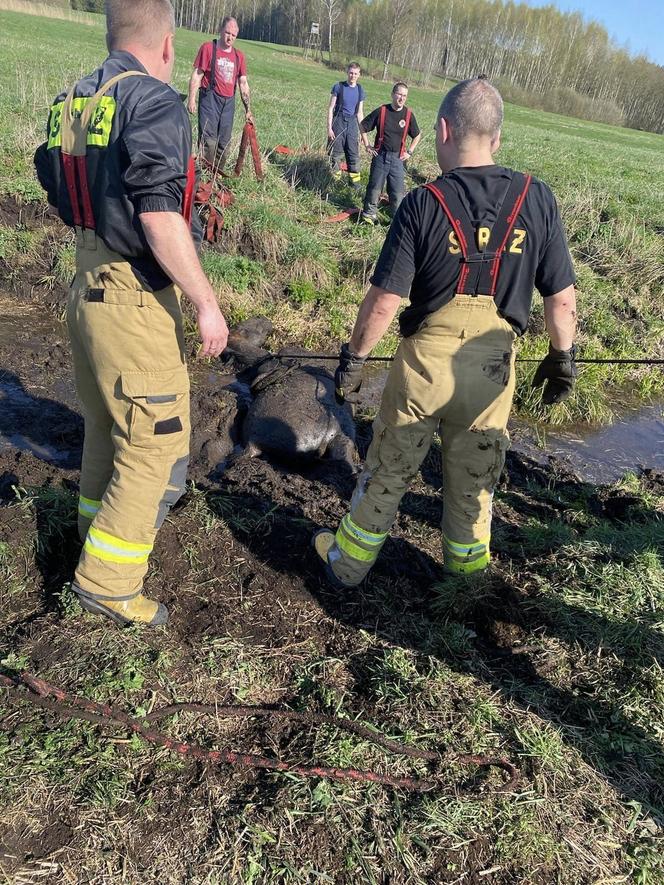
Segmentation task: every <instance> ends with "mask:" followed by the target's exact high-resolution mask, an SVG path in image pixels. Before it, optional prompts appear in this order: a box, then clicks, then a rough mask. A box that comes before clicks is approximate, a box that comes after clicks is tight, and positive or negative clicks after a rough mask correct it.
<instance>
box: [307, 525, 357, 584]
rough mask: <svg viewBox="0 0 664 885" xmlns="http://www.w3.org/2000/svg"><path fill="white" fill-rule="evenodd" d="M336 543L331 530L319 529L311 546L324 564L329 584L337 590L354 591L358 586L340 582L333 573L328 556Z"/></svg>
mask: <svg viewBox="0 0 664 885" xmlns="http://www.w3.org/2000/svg"><path fill="white" fill-rule="evenodd" d="M334 542H335V534H334V532H333V531H331V529H319V530H318V531H317V532H316V533H315V534H314V535H313V537H312V539H311V546H312V547H313V548H314V550H315V551H316V554H317V556H318V558H319V559H320V561H321V563H322V564H323V573H324V575H325V580H326V581H327V583H328V584H330V586H332V587H334V589H335V590H352V589H353V588H354V587H355V586H357V585H355V584H344V582H343V581H340V580H339V578H337V576H336V575H335V574H334V572H333V571H332V566H331V565H330V563H329V561H328V558H327V554H328V553H329V551H330V548H331V547H333V546H334Z"/></svg>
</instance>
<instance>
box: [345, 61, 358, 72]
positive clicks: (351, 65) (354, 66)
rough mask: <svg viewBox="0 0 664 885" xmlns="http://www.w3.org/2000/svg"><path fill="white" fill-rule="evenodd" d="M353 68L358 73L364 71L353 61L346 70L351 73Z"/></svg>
mask: <svg viewBox="0 0 664 885" xmlns="http://www.w3.org/2000/svg"><path fill="white" fill-rule="evenodd" d="M351 68H354V69H355V70H356V71H361V70H362V68H361V67H360V66H359V65H358V63H357V62H356V61H352V62H351V63H350V64H349V65H348V67H347V68H346V70H347V71H350V69H351Z"/></svg>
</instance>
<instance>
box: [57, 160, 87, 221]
mask: <svg viewBox="0 0 664 885" xmlns="http://www.w3.org/2000/svg"><path fill="white" fill-rule="evenodd" d="M61 156H62V168H63V169H64V173H65V182H66V184H67V193H68V194H69V202H70V203H71V211H72V215H73V216H74V225H75V226H76V227H82V226H83V224H82V219H81V207H80V206H79V204H78V190H77V188H76V168H75V166H74V158H73V157H72V155H71V154H65V152H64V151H62V152H61Z"/></svg>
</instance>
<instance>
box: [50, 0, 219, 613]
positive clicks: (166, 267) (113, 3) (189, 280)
mask: <svg viewBox="0 0 664 885" xmlns="http://www.w3.org/2000/svg"><path fill="white" fill-rule="evenodd" d="M106 27H107V34H106V43H107V46H108V49H109V55H108V58H107V59H106V60H105V61H104V62H103V63H102V65H101V66H100V67H99V68H97V70H95V71H93V72H92V73H91V74H88V75H87V76H86V77H83V78H82V79H81V80H79V81H78V83H76V84H75V85H74V86H73V87H72V88H71V89H70V90H69V91H68V92H67V93H62V94H61V95H60V96H59V97H58V98H56V100H55V102H54V104H53V106H52V107H51V111H50V114H49V119H48V126H47V141H46V142H45V143H44V144H42V145H41V146H40V147H39V148H38V149H37V152H36V154H35V165H36V168H37V175H38V177H39V181H40V183H41V185H42V187H43V188H44V189H45V191H46V193H47V196H48V202H49V204H50V205H51V206H53V207H54V208H55V209H56V211H57V212H58V214H59V216H60V218H61V219H62V221H63V222H64V223H65V224H66V225H68V226H69V227H71V228H73V229H74V230H75V232H76V273H75V276H74V279H73V281H72V285H71V289H70V291H69V300H68V304H67V325H68V328H69V337H70V340H71V347H72V354H73V360H74V375H75V378H76V389H77V392H78V396H79V399H80V401H81V406H82V412H83V418H84V421H85V437H84V442H83V462H82V465H81V480H80V494H79V502H78V514H79V516H78V529H79V534H80V537H81V541H82V542H83V550H82V552H81V557H80V559H79V562H78V566H77V568H76V573H75V575H74V580H73V582H72V590H74V592H75V593H77V594H78V597H79V600H80V603H81V605H82V607H83V608H84V609H87V610H88V611H90V612H93V613H94V614H99V615H105V616H106V617H108V618H111V619H112V620H114V621H116V622H117V623H119V624H122V625H125V624H130V623H142V624H150V625H151V626H159V625H163V624H165V623H166V622H167V620H168V611H167V610H166V607H165V606H164V605H162V604H161V603H159V602H157V601H156V600H153V599H150V598H148V597H147V596H145V595H144V594H143V579H144V577H145V574H146V572H147V569H148V559H149V556H150V553H151V552H152V548H153V545H154V540H155V536H156V534H157V531H158V529H159V527H160V526H161V525H162V523H163V522H164V520H165V519H166V517H167V516H168V512H169V510H170V508H171V507H172V506H173V504H174V503H175V502H176V501H177V500H178V499H179V498H180V496H181V495H182V493H183V492H184V490H185V477H186V472H187V464H188V460H189V429H190V428H189V378H188V375H187V366H186V362H185V340H184V329H183V323H182V312H181V310H180V297H181V295H182V294H184V295H185V296H186V297H187V298H188V299H189V301H191V303H192V304H193V306H194V309H195V311H196V317H197V321H198V331H199V334H200V338H201V342H202V346H201V348H200V355H201V356H212V357H216V356H218V355H219V354H220V353H221V351H222V350H223V349H224V348H225V346H226V341H227V338H228V328H227V327H226V322H225V320H224V318H223V316H222V314H221V311H220V310H219V305H218V303H217V298H216V295H215V293H214V291H213V289H212V287H211V286H210V283H209V282H208V280H207V278H206V276H205V274H204V272H203V269H202V268H201V265H200V262H199V260H198V255H197V253H196V242H197V243H199V244H200V240H201V230H200V224H198V225H196V220H197V216H196V213H193V214H192V211H191V209H192V205H193V195H194V191H195V177H196V176H195V169H194V163H193V160H192V157H191V124H190V123H189V117H188V115H187V111H186V109H185V107H184V105H183V104H182V101H181V100H180V96H179V95H178V93H177V92H176V91H175V90H174V89H172V88H171V87H170V86H169V85H168V83H169V82H170V79H171V73H172V70H173V64H174V62H175V51H174V48H173V35H174V32H175V21H174V14H173V7H172V6H171V4H170V2H169V0H107V2H106ZM192 222H193V224H192ZM192 227H193V230H192ZM192 234H193V236H192ZM194 238H195V239H194Z"/></svg>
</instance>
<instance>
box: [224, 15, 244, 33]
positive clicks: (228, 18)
mask: <svg viewBox="0 0 664 885" xmlns="http://www.w3.org/2000/svg"><path fill="white" fill-rule="evenodd" d="M231 22H235V24H236V25H237V19H236V18H235V16H234V15H225V16H224V17H223V18H222V20H221V24H220V25H219V33H220V34H223V32H224V28H225V27H226V25H229V24H230V23H231ZM237 29H238V31H239V30H240V26H239V25H237Z"/></svg>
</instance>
